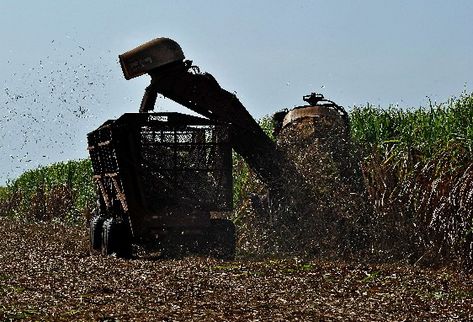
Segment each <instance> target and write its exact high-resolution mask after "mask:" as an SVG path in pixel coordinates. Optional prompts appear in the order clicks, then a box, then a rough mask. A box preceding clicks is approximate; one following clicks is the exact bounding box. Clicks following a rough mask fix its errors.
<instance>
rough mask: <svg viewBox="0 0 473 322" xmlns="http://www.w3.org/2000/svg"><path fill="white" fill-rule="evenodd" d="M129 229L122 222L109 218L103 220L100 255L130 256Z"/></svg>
mask: <svg viewBox="0 0 473 322" xmlns="http://www.w3.org/2000/svg"><path fill="white" fill-rule="evenodd" d="M130 235H131V234H130V231H129V228H128V227H127V225H126V224H125V223H123V222H118V221H117V220H115V219H113V218H110V219H107V220H105V221H104V223H103V229H102V255H104V256H108V255H111V254H115V255H116V256H117V257H122V258H129V257H131V253H132V252H131V241H130Z"/></svg>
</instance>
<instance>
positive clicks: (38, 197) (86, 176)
mask: <svg viewBox="0 0 473 322" xmlns="http://www.w3.org/2000/svg"><path fill="white" fill-rule="evenodd" d="M93 200H95V188H94V186H93V183H92V167H91V163H90V160H81V161H67V162H63V163H56V164H52V165H49V166H47V167H41V168H38V169H35V170H30V171H27V172H25V173H23V174H22V175H21V176H20V177H18V178H17V179H16V180H13V181H11V182H9V183H8V184H7V185H6V186H5V187H1V188H0V215H1V216H9V217H17V218H23V219H27V220H39V221H45V220H52V219H59V220H64V221H67V222H77V221H80V219H81V215H82V213H83V211H84V210H85V209H86V208H89V207H91V206H92V203H93Z"/></svg>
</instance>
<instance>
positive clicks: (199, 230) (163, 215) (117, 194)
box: [88, 38, 304, 258]
mask: <svg viewBox="0 0 473 322" xmlns="http://www.w3.org/2000/svg"><path fill="white" fill-rule="evenodd" d="M119 59H120V64H121V67H122V70H123V73H124V76H125V78H126V79H127V80H128V79H132V78H135V77H138V76H141V75H143V74H148V75H149V76H151V83H150V85H149V86H148V87H147V88H146V90H145V94H144V96H143V99H142V101H141V105H140V110H139V113H127V114H125V115H123V116H122V117H120V118H119V119H117V120H110V121H107V122H106V123H104V124H103V125H102V126H101V127H99V128H98V129H97V130H95V131H93V132H91V133H89V135H88V144H89V151H90V156H91V160H92V165H93V169H94V178H95V181H96V183H97V186H98V191H99V193H98V195H99V198H98V206H97V210H96V211H95V214H94V216H93V217H92V219H91V221H90V241H91V247H92V249H95V250H101V251H102V253H103V254H111V253H116V254H117V255H128V254H129V253H130V245H131V244H132V243H133V244H145V243H149V242H150V241H151V242H153V241H156V240H157V241H158V244H160V245H161V249H162V251H163V252H166V251H170V250H171V249H174V248H175V246H176V245H177V244H182V243H183V242H187V243H190V244H192V245H193V246H196V247H197V249H198V250H201V251H202V250H204V251H205V252H206V253H209V254H214V255H215V256H217V257H221V258H233V256H234V254H235V226H234V224H233V223H232V222H231V221H229V220H227V219H214V218H211V216H210V213H211V212H215V211H217V212H218V211H228V210H231V208H232V168H231V167H232V160H231V158H232V154H231V149H232V148H233V149H234V151H235V152H236V153H238V154H240V155H241V156H242V157H243V158H244V159H245V161H246V162H247V164H248V165H249V166H250V168H251V169H252V170H253V171H254V172H255V173H256V174H257V175H258V176H259V177H260V178H261V179H262V181H263V182H265V184H266V185H267V186H268V187H271V189H272V190H273V191H274V195H275V196H276V198H280V199H283V198H284V197H282V194H280V193H279V192H280V191H283V190H284V189H287V186H288V182H287V180H288V178H291V180H294V177H297V176H298V171H297V169H295V167H294V165H293V163H292V162H291V161H290V160H288V158H287V157H285V156H284V155H282V154H281V153H279V152H278V149H277V146H276V143H275V142H274V141H272V140H271V139H270V138H269V137H268V136H267V135H266V134H265V133H264V131H263V130H262V129H261V127H260V126H259V125H258V123H257V122H256V121H255V120H254V118H253V117H252V116H251V115H250V114H249V112H248V111H247V110H246V108H245V107H244V106H243V105H242V104H241V102H240V101H239V100H238V98H237V97H236V96H235V95H234V94H233V93H230V92H228V91H226V90H224V89H223V88H221V87H220V85H219V84H218V82H217V81H216V80H215V78H214V77H213V76H212V75H211V74H208V73H201V72H200V71H199V69H198V68H197V67H196V66H192V62H191V61H188V60H185V57H184V54H183V52H182V49H181V47H180V46H179V44H177V43H176V42H175V41H173V40H171V39H168V38H157V39H155V40H152V41H150V42H148V43H145V44H143V45H141V46H139V47H137V48H135V49H133V50H131V51H128V52H126V53H124V54H122V55H120V56H119ZM158 94H161V95H163V96H164V97H166V98H169V99H171V100H173V101H175V102H177V103H179V104H181V105H183V106H185V107H187V108H189V109H190V110H192V111H194V112H196V113H198V114H200V115H202V116H203V118H202V117H194V116H190V115H184V114H179V113H153V112H152V111H153V109H154V105H155V103H156V99H157V96H158ZM287 173H290V174H291V175H290V176H288V175H287ZM296 181H297V180H296ZM299 193H300V194H302V195H303V194H304V192H303V191H299ZM278 194H280V195H281V196H279V197H277V196H278Z"/></svg>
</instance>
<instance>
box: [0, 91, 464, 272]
mask: <svg viewBox="0 0 473 322" xmlns="http://www.w3.org/2000/svg"><path fill="white" fill-rule="evenodd" d="M350 122H351V133H352V138H353V141H354V143H355V145H356V146H357V150H359V151H358V154H359V155H361V159H360V160H361V161H360V168H361V171H362V173H363V179H364V184H365V189H366V192H367V196H368V199H369V201H370V203H371V205H372V206H373V208H374V213H373V214H372V218H370V221H369V227H367V229H368V230H369V234H370V240H371V241H372V245H371V248H372V250H373V252H374V253H376V254H377V255H379V256H380V257H381V258H383V259H386V258H392V259H396V258H398V259H399V258H406V259H408V260H409V261H411V262H447V261H451V260H458V261H462V262H465V263H467V264H468V265H470V266H471V265H473V252H472V250H473V211H472V209H473V95H472V94H465V93H463V94H462V95H461V96H460V97H458V98H455V99H451V100H449V101H448V102H446V103H442V104H432V103H431V104H430V105H429V106H428V107H422V108H417V109H401V108H397V107H388V108H380V107H374V106H372V105H367V106H363V107H355V108H353V110H352V111H351V113H350ZM260 125H261V126H262V128H263V129H264V130H265V131H266V132H267V133H268V134H269V135H271V136H272V122H271V119H270V118H269V117H265V118H263V119H262V120H261V121H260ZM233 166H234V168H233V175H234V195H233V197H234V204H235V207H236V211H235V215H234V219H235V220H236V223H237V225H238V224H239V218H240V217H241V216H244V215H245V213H244V212H245V209H246V208H247V207H249V204H248V196H249V194H250V193H257V194H263V193H264V190H265V187H264V185H263V184H262V183H261V182H260V181H258V179H257V178H256V175H255V174H254V173H252V171H251V169H249V168H248V166H247V165H246V163H245V162H244V160H243V159H242V158H241V157H239V156H238V155H236V154H235V155H234V159H233ZM94 200H95V187H94V185H93V183H92V169H91V164H90V161H89V160H82V161H69V162H65V163H58V164H53V165H51V166H48V167H44V168H39V169H36V170H32V171H28V172H26V173H24V174H23V175H21V176H20V177H19V178H18V179H16V180H14V181H12V182H10V183H8V184H7V186H6V187H0V215H1V216H13V217H21V218H26V219H31V220H51V219H54V218H59V219H62V220H66V221H71V222H76V221H78V220H80V217H81V213H82V212H83V211H84V209H86V208H88V207H92V205H93V203H94ZM240 229H252V227H240Z"/></svg>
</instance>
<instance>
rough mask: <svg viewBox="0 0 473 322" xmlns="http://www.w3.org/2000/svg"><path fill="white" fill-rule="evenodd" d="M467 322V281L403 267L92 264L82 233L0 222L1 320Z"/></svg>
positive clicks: (251, 262) (289, 262)
mask: <svg viewBox="0 0 473 322" xmlns="http://www.w3.org/2000/svg"><path fill="white" fill-rule="evenodd" d="M20 319H23V320H54V321H55V320H67V321H70V320H86V321H90V320H100V321H116V320H121V321H128V320H136V321H148V320H158V321H222V320H231V321H235V320H241V321H287V320H291V321H313V320H324V321H325V320H341V321H346V320H358V321H359V320H364V321H387V320H391V321H392V320H398V321H401V320H409V321H411V320H429V319H433V320H452V321H457V320H458V321H466V320H470V319H473V279H472V276H471V275H467V274H464V273H459V272H455V271H451V270H448V269H437V270H432V269H420V268H415V267H411V266H402V265H369V264H362V263H345V262H331V261H321V260H309V261H307V260H305V261H302V260H300V259H297V258H284V259H274V258H271V259H270V258H265V259H248V258H245V259H244V258H241V259H237V260H235V261H231V262H224V261H219V260H214V259H208V258H202V257H186V258H183V259H180V260H163V259H157V258H154V257H150V256H148V257H146V256H141V257H139V258H137V259H133V260H122V259H117V258H113V257H110V258H105V257H102V256H98V255H95V256H91V255H89V251H88V243H87V235H86V229H85V227H69V226H64V225H61V224H51V223H47V224H25V223H19V222H16V221H12V220H9V219H2V218H0V320H5V321H9V320H20Z"/></svg>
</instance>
